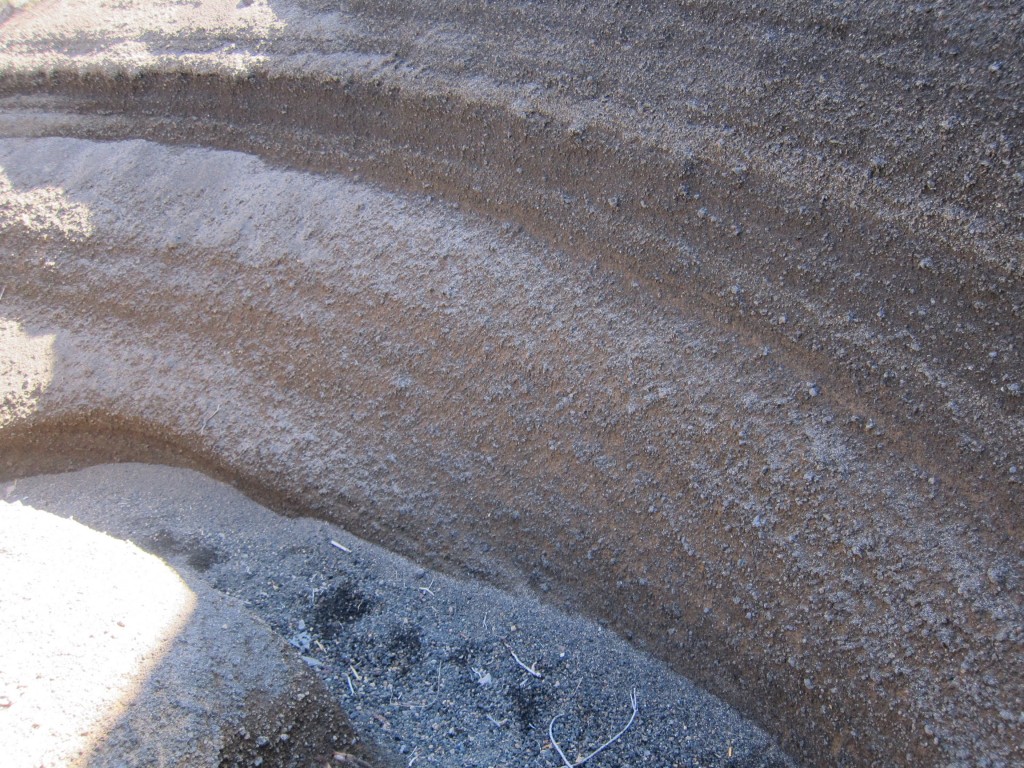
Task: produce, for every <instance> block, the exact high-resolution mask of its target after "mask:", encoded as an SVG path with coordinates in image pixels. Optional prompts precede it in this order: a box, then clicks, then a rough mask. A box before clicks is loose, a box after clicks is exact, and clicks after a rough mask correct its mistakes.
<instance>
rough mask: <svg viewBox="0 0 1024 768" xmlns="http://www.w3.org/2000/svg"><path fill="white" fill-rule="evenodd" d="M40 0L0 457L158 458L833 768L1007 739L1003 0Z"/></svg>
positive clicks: (1007, 244)
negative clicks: (400, 559)
mask: <svg viewBox="0 0 1024 768" xmlns="http://www.w3.org/2000/svg"><path fill="white" fill-rule="evenodd" d="M87 6H88V4H87V3H82V4H81V9H85V8H87ZM71 8H72V10H74V9H78V8H79V6H78V5H74V4H72V6H71ZM520 11H522V13H519V12H520ZM83 12H84V11H83ZM562 12H564V16H563V15H561V14H562ZM875 12H877V13H875ZM47 13H48V12H47V10H46V8H45V7H40V8H39V9H35V10H33V9H29V10H28V11H23V12H21V13H20V14H15V15H13V16H12V17H11V18H10V19H9V20H8V21H7V22H5V26H4V28H3V31H2V32H0V35H2V38H3V41H4V46H5V47H4V49H3V52H2V56H0V66H2V67H3V78H2V80H0V94H2V95H3V96H4V101H3V104H4V111H3V112H2V113H0V132H2V134H3V135H4V136H6V137H7V138H5V139H3V140H2V141H0V164H2V166H3V168H4V171H5V173H6V186H5V187H4V189H3V190H2V194H3V195H4V201H3V205H2V206H0V238H2V239H0V247H2V248H3V250H4V259H3V263H2V265H0V284H2V285H4V287H5V293H4V294H3V297H2V299H0V302H2V303H0V310H2V315H3V318H4V320H5V322H6V324H7V325H6V326H5V327H6V331H5V332H6V333H7V334H8V336H7V338H8V339H10V340H11V341H10V344H9V346H10V348H11V349H17V350H21V351H20V352H19V354H23V355H28V357H22V358H18V359H23V360H24V359H30V360H36V361H37V362H39V361H42V362H41V363H39V364H38V365H36V364H33V365H27V364H15V365H13V366H9V371H8V372H7V373H6V374H5V376H6V378H5V379H3V381H4V386H5V396H6V398H7V400H6V401H5V410H4V411H2V412H0V442H3V444H4V446H5V451H4V458H5V461H6V462H7V469H6V472H7V473H8V474H16V473H17V472H18V471H24V470H25V469H27V467H26V464H33V465H34V466H37V467H38V466H39V463H40V462H43V463H45V462H46V461H62V460H67V461H76V462H85V461H89V460H90V457H91V458H92V459H98V458H103V459H106V458H110V456H111V455H123V456H124V457H125V458H139V457H140V456H145V457H149V458H153V457H160V458H162V459H164V460H168V457H170V459H175V457H177V459H175V460H176V461H178V462H180V463H188V464H190V465H195V466H200V467H202V468H204V469H206V470H207V471H212V472H214V473H216V474H219V475H220V476H227V477H230V478H233V479H235V480H236V481H237V482H239V483H240V484H242V485H243V487H245V488H246V489H247V490H249V491H250V492H251V493H253V494H254V495H256V496H257V497H259V498H261V499H263V500H265V501H270V503H272V504H274V506H276V507H277V508H278V509H281V510H282V511H287V512H291V513H302V514H317V515H321V516H325V517H328V518H330V519H331V520H333V521H336V522H339V523H341V524H343V525H345V526H346V527H348V528H350V529H351V530H353V531H354V532H355V533H357V534H359V535H361V536H365V537H367V538H370V539H371V540H373V541H375V542H378V543H382V544H384V545H386V546H389V547H392V548H394V549H396V550H398V551H400V552H402V553H403V554H407V555H410V556H413V557H415V558H417V559H419V560H421V561H423V562H429V563H431V564H434V565H443V566H444V567H446V568H447V569H448V570H451V571H453V572H469V573H474V574H479V575H484V576H486V577H488V578H490V579H491V580H493V581H494V582H496V583H499V584H502V585H505V586H524V585H525V586H529V587H531V588H534V589H538V590H542V591H543V592H544V593H545V594H547V595H549V596H550V597H551V599H552V600H554V601H556V602H558V603H560V604H562V605H565V606H568V607H571V608H574V609H577V610H582V611H586V612H587V613H588V614H590V615H594V616H598V617H601V618H604V619H605V620H607V621H609V622H610V623H611V624H612V625H613V626H614V627H615V628H616V629H617V630H619V631H621V632H623V633H624V634H626V635H627V636H629V637H631V638H632V639H633V640H634V641H635V642H637V643H639V644H641V645H643V646H644V647H647V648H650V649H652V650H654V651H655V652H657V653H658V654H659V655H661V656H662V657H664V658H666V659H668V660H669V661H671V662H672V663H673V664H674V665H675V666H676V667H677V668H679V669H681V670H684V671H685V672H686V673H687V674H689V675H692V676H693V677H694V678H695V679H696V680H698V681H699V682H700V683H701V684H703V685H705V686H707V687H708V688H710V689H711V690H713V691H714V692H716V693H719V694H721V695H723V696H724V697H725V698H727V699H728V700H729V701H730V702H732V703H734V704H736V705H738V706H739V707H740V708H741V709H742V710H743V711H745V712H747V713H749V714H751V715H753V716H755V717H756V718H757V719H758V720H759V722H761V723H763V724H764V725H765V726H766V727H768V728H769V729H770V730H772V731H773V732H774V733H776V734H778V735H779V736H780V738H781V739H782V740H783V743H784V744H785V746H786V747H787V749H789V750H790V751H791V752H792V753H793V754H794V755H797V756H799V757H801V758H802V759H804V760H805V761H806V762H808V763H809V764H820V765H826V764H828V765H832V764H846V765H869V764H873V763H886V764H893V763H896V764H907V765H912V764H921V763H934V762H945V763H951V764H971V763H973V762H975V756H976V755H988V756H990V758H991V760H992V761H993V763H998V761H1000V760H1002V761H1004V762H1012V761H1013V760H1014V759H1017V758H1019V757H1020V755H1019V747H1017V746H1016V745H1017V744H1019V743H1021V739H1020V738H1019V736H1020V734H1021V728H1022V727H1024V725H1022V721H1021V713H1022V712H1024V700H1022V680H1024V676H1022V669H1021V661H1020V659H1021V658H1022V656H1021V653H1020V650H1021V643H1022V641H1024V637H1022V636H1021V630H1020V627H1021V626H1022V623H1024V622H1022V613H1024V612H1022V606H1021V601H1020V586H1021V583H1022V572H1021V565H1020V563H1021V553H1022V547H1021V542H1022V530H1021V523H1020V519H1019V514H1018V513H1017V510H1019V509H1020V505H1021V501H1022V499H1021V484H1020V482H1019V480H1018V478H1019V477H1021V476H1022V475H1024V456H1022V455H1021V448H1020V446H1021V445H1022V444H1024V442H1022V438H1024V430H1022V419H1021V409H1022V403H1024V400H1022V399H1021V387H1022V386H1024V365H1022V360H1021V354H1022V350H1021V348H1020V339H1021V338H1022V333H1021V331H1022V327H1021V326H1022V323H1021V317H1020V312H1021V306H1022V305H1024V291H1022V283H1021V276H1022V269H1024V268H1022V266H1021V262H1020V261H1019V258H1020V257H1019V254H1020V252H1021V245H1022V235H1021V231H1022V228H1021V220H1020V211H1021V210H1022V209H1024V206H1022V202H1024V201H1022V197H1024V195H1022V190H1024V175H1022V169H1021V166H1020V162H1021V161H1020V150H1019V148H1018V147H1019V142H1020V141H1021V138H1022V137H1021V135H1020V114H1019V110H1020V104H1021V103H1022V102H1021V99H1020V94H1021V87H1020V84H1021V73H1020V72H1018V71H1016V68H1015V66H1016V65H1015V63H1014V61H1015V59H1014V57H1013V52H1014V50H1015V47H1016V45H1017V43H1016V40H1018V39H1019V36H1018V37H1014V36H1013V35H1014V34H1015V33H1014V32H1013V30H1014V29H1018V28H1019V26H1020V24H1021V20H1020V19H1018V18H1016V17H1013V16H1012V15H1010V13H1009V11H1006V12H1003V11H998V10H992V11H988V12H982V11H977V12H973V16H972V18H971V22H972V23H973V24H974V25H975V26H976V28H977V29H983V30H985V35H987V38H986V44H985V45H984V46H975V44H974V43H973V42H972V41H973V40H974V37H968V36H966V33H964V32H962V31H961V24H960V22H962V21H963V19H961V18H959V16H960V15H962V14H965V13H967V12H966V11H961V10H950V9H946V8H943V7H942V6H941V5H936V6H934V7H933V8H932V9H931V10H930V11H928V10H927V9H925V10H921V9H917V8H914V9H911V8H903V7H902V6H897V7H893V8H890V7H888V6H887V7H885V8H881V9H879V8H873V9H872V13H870V14H869V12H868V10H857V11H850V10H848V9H847V10H843V13H846V14H848V15H847V16H842V15H841V12H840V9H835V10H824V11H816V13H817V16H815V15H814V14H811V15H808V9H806V8H803V6H802V5H801V4H790V5H789V6H786V5H782V6H780V5H778V4H773V5H772V6H771V8H764V9H760V10H758V9H757V8H750V7H747V6H745V7H744V8H743V9H729V8H727V9H725V10H723V9H721V8H718V7H717V6H711V5H707V6H705V5H700V4H693V5H688V6H686V7H685V8H683V9H682V10H676V11H672V12H669V11H660V12H653V11H631V10H623V9H618V10H616V9H613V8H612V7H611V6H608V7H604V6H601V7H599V8H595V9H591V10H584V11H582V12H581V13H580V14H579V15H578V16H576V15H573V14H574V13H575V11H573V12H572V13H570V11H569V10H568V9H564V8H563V9H561V10H559V6H557V4H552V5H551V6H546V7H545V8H543V9H537V8H533V7H532V6H531V7H530V8H529V10H527V9H526V8H525V7H523V8H520V7H519V6H515V5H512V4H500V5H499V6H495V7H494V8H490V7H489V8H488V9H487V10H477V11H468V10H465V9H463V8H462V7H461V6H459V5H457V4H447V3H441V4H438V3H432V4H430V5H429V7H428V6H427V5H425V4H424V5H419V4H415V3H412V4H409V3H403V4H401V5H400V6H394V7H392V6H390V5H387V4H374V5H372V6H371V5H363V4H348V5H347V6H346V8H345V9H344V10H341V11H338V10H335V9H327V8H319V7H313V6H311V5H309V4H278V3H273V4H270V5H260V4H252V5H251V6H246V7H244V8H238V9H234V10H232V8H229V7H228V6H223V7H222V4H217V3H207V4H204V5H202V6H201V7H200V9H199V10H198V11H196V12H195V13H196V18H199V19H201V20H202V19H205V21H203V23H198V22H194V21H190V20H189V18H191V17H186V16H180V17H179V16H173V17H172V16H167V17H160V16H158V15H156V16H146V15H145V13H144V12H143V11H141V10H139V11H137V14H138V18H136V17H134V16H131V14H129V18H128V21H127V22H125V24H126V25H127V31H125V30H123V29H122V30H118V29H117V28H115V27H116V25H112V22H107V21H104V20H101V21H99V22H97V21H92V22H90V23H89V24H85V23H79V24H77V26H76V23H77V22H75V18H76V17H75V15H74V13H72V12H69V13H68V16H67V17H66V19H65V20H64V22H63V25H60V26H58V27H56V28H52V27H51V28H50V29H49V31H48V33H47V35H42V34H41V33H40V32H39V29H41V28H42V26H45V24H44V23H45V22H46V20H47V18H48V17H47ZM204 13H205V14H207V15H206V16H204V15H203V14H204ZM516 14H518V15H516ZM857 14H863V16H858V15H857ZM943 14H945V15H943ZM513 16H515V18H516V19H517V20H516V22H515V23H512V22H511V21H509V19H511V18H512V17H513ZM819 17H820V18H819ZM796 19H800V20H801V21H800V22H799V23H797V22H796V21H795V20H796ZM805 19H814V21H813V22H811V21H804V20H805ZM896 20H900V23H898V24H897V23H896ZM90 24H91V25H92V26H90ZM133 24H134V25H135V26H132V25H133ZM41 25H42V26H41ZM106 27H110V28H106ZM954 50H955V53H953V51H954ZM456 51H460V52H461V53H459V55H458V56H456V55H455V52H456ZM25 350H29V351H28V352H25ZM31 350H35V351H34V352H32V351H31ZM33 355H35V357H33ZM47 456H49V458H47ZM62 456H63V457H64V458H63V459H62V458H61V457H62ZM19 462H21V463H19Z"/></svg>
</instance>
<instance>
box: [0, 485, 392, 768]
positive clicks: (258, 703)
mask: <svg viewBox="0 0 1024 768" xmlns="http://www.w3.org/2000/svg"><path fill="white" fill-rule="evenodd" d="M137 474H141V473H137ZM132 479H133V478H132V476H127V477H126V473H125V472H123V471H122V472H120V473H116V472H110V473H107V474H106V475H104V474H103V473H102V472H100V471H98V470H97V471H93V472H92V473H89V474H86V475H85V476H83V477H82V478H81V480H80V482H75V481H74V480H73V481H71V482H70V483H69V482H67V481H64V482H63V484H62V483H61V482H54V481H49V482H48V481H47V480H46V479H38V480H29V481H23V482H22V488H23V490H25V491H28V492H29V495H34V496H36V497H39V498H40V499H41V501H42V503H43V504H44V505H45V506H44V507H42V508H41V507H35V506H31V505H29V504H22V503H20V502H19V501H17V500H15V499H16V497H20V496H21V495H23V494H19V493H16V489H14V488H8V489H5V492H4V494H3V495H4V496H6V499H4V500H0V607H2V610H0V647H2V648H3V654H2V656H0V731H2V732H3V734H4V739H3V745H4V764H5V765H8V766H12V768H46V767H48V766H65V767H67V768H71V767H72V766H92V767H93V768H100V767H101V766H103V767H105V766H109V767H110V768H116V767H117V766H125V765H154V766H155V765H159V766H190V767H193V768H230V767H231V766H236V765H238V766H241V765H244V766H253V765H261V764H265V765H268V766H270V765H280V766H293V767H294V768H299V767H300V766H301V767H303V768H306V767H307V766H318V767H319V766H322V765H324V764H325V763H326V762H327V760H329V759H332V758H333V756H334V755H335V754H344V755H348V756H351V758H352V759H355V757H356V756H358V755H361V756H364V757H369V758H370V759H372V758H373V754H372V753H370V752H369V751H368V748H367V746H366V745H365V743H359V744H357V743H355V742H356V741H358V739H357V738H356V737H355V736H354V734H353V732H352V729H351V727H350V726H349V725H348V722H347V720H346V718H345V716H344V714H342V711H341V709H340V707H339V705H338V702H337V701H336V700H334V699H333V698H332V697H331V695H330V694H329V693H328V692H327V690H326V689H325V687H324V685H323V683H321V682H320V681H319V680H318V679H317V678H316V676H315V675H314V674H313V673H312V672H311V671H310V670H309V669H308V667H307V666H306V665H304V664H303V663H302V661H301V660H300V659H299V658H298V656H297V655H296V654H295V653H294V650H293V649H291V648H290V647H289V646H288V644H287V643H285V642H284V640H283V639H282V638H281V637H280V636H278V635H277V634H275V633H274V632H273V631H272V630H271V628H270V627H269V626H267V625H266V624H265V623H263V622H261V621H259V620H257V619H256V618H254V617H253V616H252V615H251V614H250V613H249V612H247V611H246V610H245V608H243V607H242V606H241V605H240V603H239V602H238V601H237V600H236V599H233V598H231V597H228V596H226V595H225V594H223V593H222V592H220V591H217V590H215V589H213V588H212V587H211V586H209V585H208V584H206V583H205V582H204V581H203V580H202V579H201V578H199V576H198V572H197V571H196V570H195V568H201V567H202V566H203V565H204V564H205V563H207V562H208V560H207V559H204V557H205V558H208V557H209V555H208V554H206V553H204V552H199V553H198V555H197V556H194V557H192V558H191V559H190V562H191V563H192V564H193V566H195V568H193V569H189V568H183V569H182V570H181V572H182V574H183V575H184V576H185V579H186V581H183V580H182V578H181V577H180V576H179V575H178V574H177V573H175V571H174V570H172V569H171V568H169V567H168V566H167V565H166V564H164V563H163V562H161V561H160V560H158V559H157V558H156V557H153V556H151V555H148V554H146V553H145V552H142V551H140V550H139V549H138V548H136V547H135V546H133V545H132V544H130V543H128V542H124V541H119V540H117V539H113V538H110V537H107V536H103V535H102V534H100V533H97V532H96V531H94V530H91V529H89V528H88V527H86V525H84V524H83V523H82V522H80V521H76V520H73V519H71V517H73V516H75V515H76V513H78V512H85V513H87V515H86V516H87V517H90V516H91V517H106V518H107V519H110V518H114V519H117V518H118V517H121V518H123V517H130V513H132V512H134V513H135V514H136V515H137V514H138V513H139V511H140V510H139V506H138V505H136V504H133V502H134V499H133V498H132V496H131V494H130V493H127V492H123V493H120V494H118V492H117V491H118V488H123V487H124V486H125V484H130V483H131V482H132ZM146 479H147V478H146V477H145V476H139V477H138V478H137V480H138V481H145V480H146ZM118 481H119V482H118ZM169 485H170V483H169V482H165V486H169ZM33 490H35V491H37V493H35V494H32V491H33ZM193 492H194V493H196V492H200V493H201V489H196V490H195V491H193ZM152 493H153V492H152V489H151V494H150V496H149V499H150V500H151V501H152V500H153V499H154V496H153V495H152ZM165 494H167V496H168V497H172V498H168V499H167V504H168V505H171V504H173V501H174V499H173V494H172V493H171V492H170V491H168V490H166V488H165ZM155 498H156V501H157V502H159V501H160V500H161V499H160V497H159V495H157V496H156V497H155ZM65 518H67V519H65ZM164 533H166V534H167V535H168V536H169V535H170V533H169V532H167V531H166V530H164ZM163 543H164V545H165V546H166V544H167V541H164V542H163ZM151 549H152V547H151Z"/></svg>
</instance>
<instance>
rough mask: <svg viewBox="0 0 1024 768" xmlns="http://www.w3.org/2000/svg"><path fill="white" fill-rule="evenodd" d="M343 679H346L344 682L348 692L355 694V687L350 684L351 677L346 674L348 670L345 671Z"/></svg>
mask: <svg viewBox="0 0 1024 768" xmlns="http://www.w3.org/2000/svg"><path fill="white" fill-rule="evenodd" d="M345 680H346V682H348V692H349V693H351V694H352V695H353V696H355V695H356V689H355V686H354V685H352V678H351V677H349V676H348V672H346V673H345Z"/></svg>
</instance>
